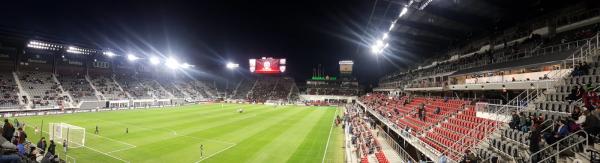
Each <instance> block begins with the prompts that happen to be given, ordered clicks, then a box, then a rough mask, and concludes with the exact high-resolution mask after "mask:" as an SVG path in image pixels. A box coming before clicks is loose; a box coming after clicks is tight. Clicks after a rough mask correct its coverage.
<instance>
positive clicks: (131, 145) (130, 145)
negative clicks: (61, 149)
mask: <svg viewBox="0 0 600 163" xmlns="http://www.w3.org/2000/svg"><path fill="white" fill-rule="evenodd" d="M86 134H88V135H94V136H97V137H100V138H103V139H108V140H110V141H114V142H117V143H121V144H125V145H127V146H129V147H133V148H135V147H137V146H136V145H133V144H129V143H127V142H123V141H119V140H115V139H111V138H108V137H105V136H101V135H96V134H89V133H86Z"/></svg>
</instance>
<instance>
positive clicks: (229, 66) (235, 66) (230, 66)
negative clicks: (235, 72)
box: [226, 62, 240, 69]
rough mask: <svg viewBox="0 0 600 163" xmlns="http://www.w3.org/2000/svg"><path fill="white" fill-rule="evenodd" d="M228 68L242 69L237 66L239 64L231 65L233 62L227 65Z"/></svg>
mask: <svg viewBox="0 0 600 163" xmlns="http://www.w3.org/2000/svg"><path fill="white" fill-rule="evenodd" d="M226 67H227V68H228V69H236V68H238V67H240V65H239V64H237V63H231V62H229V63H227V65H226Z"/></svg>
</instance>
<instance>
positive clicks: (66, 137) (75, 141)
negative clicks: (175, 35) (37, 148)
mask: <svg viewBox="0 0 600 163" xmlns="http://www.w3.org/2000/svg"><path fill="white" fill-rule="evenodd" d="M48 125H50V126H49V129H50V132H49V133H48V135H49V137H50V140H54V142H55V143H58V144H63V142H64V141H66V142H67V147H69V148H79V147H83V146H85V128H83V127H79V126H75V125H71V124H68V123H49V124H48Z"/></svg>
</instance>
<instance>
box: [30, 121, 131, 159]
mask: <svg viewBox="0 0 600 163" xmlns="http://www.w3.org/2000/svg"><path fill="white" fill-rule="evenodd" d="M27 127H29V128H32V129H33V127H31V126H27ZM42 132H45V133H47V134H50V133H48V132H47V131H42ZM83 147H84V148H87V149H90V150H92V151H94V152H98V153H100V154H103V155H106V156H108V157H111V158H114V159H117V160H119V161H123V162H126V163H129V161H127V160H123V159H121V158H119V157H116V156H113V155H111V154H108V153H105V152H102V151H100V150H97V149H94V148H92V147H88V146H83ZM72 158H75V157H72Z"/></svg>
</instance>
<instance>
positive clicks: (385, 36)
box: [382, 32, 388, 40]
mask: <svg viewBox="0 0 600 163" xmlns="http://www.w3.org/2000/svg"><path fill="white" fill-rule="evenodd" d="M387 38H388V33H387V32H386V33H383V38H382V39H383V40H385V39H387Z"/></svg>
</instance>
